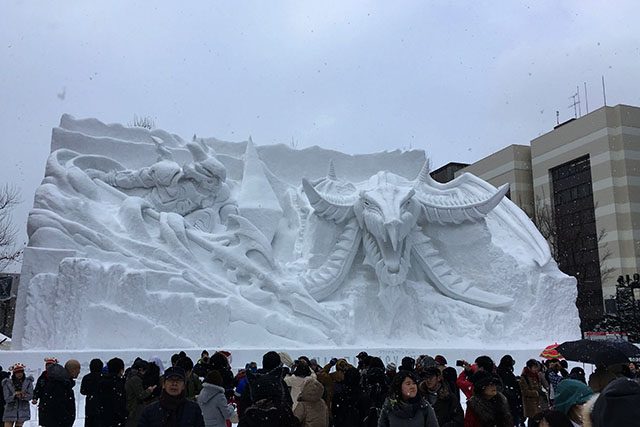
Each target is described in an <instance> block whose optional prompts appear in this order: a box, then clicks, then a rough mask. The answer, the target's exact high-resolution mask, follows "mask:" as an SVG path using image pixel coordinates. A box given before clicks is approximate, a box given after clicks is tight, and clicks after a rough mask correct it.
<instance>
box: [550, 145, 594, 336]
mask: <svg viewBox="0 0 640 427" xmlns="http://www.w3.org/2000/svg"><path fill="white" fill-rule="evenodd" d="M550 174H551V186H552V199H553V217H554V223H555V226H556V236H557V238H556V241H557V248H558V253H557V258H558V259H557V261H558V266H559V267H560V269H561V270H562V271H563V272H565V273H566V274H568V275H571V276H574V277H575V278H576V279H577V280H578V300H577V302H576V305H577V306H578V311H579V312H580V319H581V321H582V328H583V330H585V329H588V328H589V327H590V326H591V325H592V324H593V323H594V322H596V321H597V320H599V319H600V317H601V316H602V281H601V277H600V260H599V256H598V237H597V230H596V219H595V208H594V203H593V189H592V188H593V187H592V185H591V162H590V160H589V156H588V155H587V156H584V157H580V158H577V159H575V160H572V161H570V162H568V163H565V164H563V165H560V166H557V167H555V168H553V169H551V170H550Z"/></svg>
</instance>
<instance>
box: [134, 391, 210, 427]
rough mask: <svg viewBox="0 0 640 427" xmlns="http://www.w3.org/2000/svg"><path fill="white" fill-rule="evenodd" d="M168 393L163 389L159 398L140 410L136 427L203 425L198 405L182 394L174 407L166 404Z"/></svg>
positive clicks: (196, 426) (190, 426)
mask: <svg viewBox="0 0 640 427" xmlns="http://www.w3.org/2000/svg"><path fill="white" fill-rule="evenodd" d="M167 398H168V395H167V394H166V393H165V392H164V391H163V392H162V394H161V395H160V400H158V401H157V402H153V403H151V404H150V405H148V406H147V407H146V408H144V410H143V411H142V415H141V416H140V420H139V421H138V427H204V418H203V417H202V411H201V410H200V406H199V405H198V404H197V403H196V402H193V401H191V400H188V399H187V398H186V397H185V396H184V394H183V396H182V397H181V398H180V399H179V404H178V405H177V407H176V408H175V409H173V410H172V409H171V406H170V405H168V404H167Z"/></svg>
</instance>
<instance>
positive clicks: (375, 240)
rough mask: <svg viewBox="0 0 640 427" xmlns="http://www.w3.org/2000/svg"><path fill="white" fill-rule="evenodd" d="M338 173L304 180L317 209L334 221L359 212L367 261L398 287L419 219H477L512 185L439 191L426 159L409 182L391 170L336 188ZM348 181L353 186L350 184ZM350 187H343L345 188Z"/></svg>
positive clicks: (381, 278)
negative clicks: (476, 191)
mask: <svg viewBox="0 0 640 427" xmlns="http://www.w3.org/2000/svg"><path fill="white" fill-rule="evenodd" d="M335 181H336V176H335V171H334V168H333V166H331V167H330V173H329V176H328V177H327V178H324V179H321V180H319V181H316V182H315V183H314V184H312V183H310V182H309V181H308V180H306V179H303V180H302V185H303V190H304V192H305V194H306V195H307V198H308V199H309V202H310V203H311V206H312V207H313V209H314V211H315V214H316V215H318V216H320V217H321V218H324V219H326V220H329V221H333V222H335V223H344V222H346V221H348V220H349V219H351V218H353V217H355V218H356V219H357V222H358V225H359V227H360V229H361V231H362V242H363V248H364V253H365V264H368V265H370V266H372V267H373V268H374V269H375V271H376V275H377V277H378V280H379V281H380V282H381V283H383V284H387V285H391V286H396V285H400V284H402V283H404V282H405V280H406V278H407V274H408V272H409V269H410V267H411V264H410V252H411V247H412V241H411V237H410V236H411V233H412V232H413V231H415V230H417V229H418V225H417V224H418V221H419V220H420V219H424V220H426V221H427V222H435V223H441V224H446V223H455V224H459V223H461V222H464V221H476V220H478V219H480V218H482V217H484V216H485V215H486V214H487V213H488V212H490V211H491V210H492V209H493V208H494V207H495V206H496V205H497V204H498V203H500V200H502V198H503V197H504V195H505V194H506V192H507V191H508V189H509V186H508V185H505V186H503V187H500V189H498V190H497V191H496V192H495V193H494V194H491V195H489V196H485V197H477V196H465V195H464V194H463V193H461V192H451V191H449V192H447V191H443V190H439V189H438V188H436V187H435V186H434V185H433V181H432V180H431V178H430V177H429V174H428V165H427V164H425V166H424V167H423V169H422V170H421V171H420V173H419V174H418V177H417V178H416V179H415V180H413V181H409V180H406V179H404V178H402V177H400V176H398V175H395V174H393V173H390V172H379V173H377V174H376V175H374V176H372V177H371V178H370V179H369V180H368V181H367V182H365V183H362V184H358V185H357V186H353V185H351V184H348V185H347V186H345V185H343V186H341V189H342V191H332V188H335V187H336V186H332V185H331V183H332V182H333V183H335ZM349 186H350V187H349ZM345 188H347V189H349V188H351V190H352V191H350V192H348V191H347V192H345V191H344V189H345Z"/></svg>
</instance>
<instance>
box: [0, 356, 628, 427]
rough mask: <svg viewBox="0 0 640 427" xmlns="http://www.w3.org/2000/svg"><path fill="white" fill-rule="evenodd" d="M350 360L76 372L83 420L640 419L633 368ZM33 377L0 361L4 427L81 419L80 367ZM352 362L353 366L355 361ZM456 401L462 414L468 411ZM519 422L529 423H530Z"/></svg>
mask: <svg viewBox="0 0 640 427" xmlns="http://www.w3.org/2000/svg"><path fill="white" fill-rule="evenodd" d="M356 359H357V361H358V362H357V364H356V366H353V365H351V364H350V363H349V362H348V361H347V360H346V359H332V360H331V361H330V362H329V363H328V364H326V365H325V366H320V365H319V364H318V363H317V361H316V360H315V359H310V358H308V357H306V356H300V357H298V358H297V359H295V360H293V359H292V358H291V357H290V356H289V355H288V354H287V353H277V352H275V351H269V352H267V353H265V354H264V355H263V358H262V366H261V367H260V368H258V364H257V363H256V362H251V363H248V364H247V365H246V366H245V367H244V368H243V369H239V370H238V371H237V372H236V373H234V372H233V371H232V368H231V364H230V353H228V352H224V351H217V352H214V353H213V354H212V355H211V356H209V353H208V352H207V351H203V352H202V354H201V357H200V359H199V360H197V361H196V363H194V362H193V360H192V359H191V358H189V357H188V356H187V355H186V353H184V352H180V353H177V354H174V355H173V356H172V357H171V366H170V367H167V368H166V369H165V368H164V366H163V363H162V361H161V360H160V359H159V358H157V357H154V358H152V359H151V360H148V361H146V360H143V359H140V358H137V359H135V361H134V362H133V363H132V364H131V366H129V367H127V368H126V367H125V363H124V361H123V360H122V359H120V358H117V357H116V358H113V359H111V360H109V361H107V362H106V364H105V363H104V362H103V361H102V360H100V359H93V360H91V362H90V364H89V373H87V374H86V375H84V376H83V377H82V381H81V384H80V393H81V394H82V395H84V396H85V397H86V398H85V420H84V424H85V426H87V427H94V426H97V427H111V426H126V427H135V426H139V427H160V426H162V427H164V426H185V427H187V426H197V427H204V426H206V427H229V426H231V425H232V423H233V424H235V423H237V424H238V426H239V427H271V426H274V427H275V426H277V427H375V426H378V427H396V426H403V427H405V426H407V427H413V426H416V427H438V426H440V427H457V426H459V427H514V426H516V427H521V426H525V425H527V426H536V427H537V426H540V427H576V426H586V427H590V426H595V427H601V426H626V425H629V426H630V425H635V424H633V423H629V420H635V421H634V422H636V423H640V421H638V420H640V382H638V376H639V375H638V373H637V371H636V365H635V364H633V363H629V364H624V365H617V366H609V367H606V366H599V367H598V368H597V369H596V371H595V372H594V373H593V374H591V376H590V377H589V381H588V382H587V379H586V376H585V372H584V370H583V369H582V368H580V367H575V368H573V369H572V370H571V371H568V370H567V367H568V365H567V364H566V362H565V361H562V360H546V361H544V362H542V363H541V362H539V361H537V360H535V359H531V360H528V361H527V362H526V364H525V366H524V368H523V370H522V372H521V374H520V375H516V373H515V370H514V368H515V364H516V363H515V361H514V359H513V358H512V357H511V356H510V355H505V356H504V357H502V358H501V359H500V362H499V363H498V364H497V365H496V364H495V363H494V361H493V360H492V359H491V358H490V357H488V356H480V357H478V358H476V359H475V361H474V362H473V363H468V362H467V361H464V360H458V361H456V366H457V367H458V368H459V369H460V372H458V370H457V369H456V368H455V367H451V366H448V362H447V360H446V359H445V357H443V356H441V355H437V356H435V357H431V356H429V355H421V356H418V357H417V358H416V359H414V358H412V357H405V358H403V359H402V363H401V364H400V366H396V365H395V364H394V363H388V364H387V365H385V364H384V362H383V361H382V359H381V358H379V357H375V356H370V355H368V354H367V353H366V352H361V353H359V354H358V355H357V356H356ZM44 362H45V370H44V371H43V372H42V374H41V375H40V376H39V378H38V379H37V380H36V381H34V379H33V377H31V376H26V375H25V368H26V367H25V366H24V365H23V364H20V363H16V364H14V365H12V366H11V367H10V368H9V372H4V371H2V368H0V379H2V391H3V393H2V396H1V397H2V399H3V402H0V403H2V405H1V408H2V409H1V410H3V415H2V420H3V422H4V427H12V426H14V425H15V426H16V427H20V426H21V425H22V424H23V423H24V422H25V421H27V420H29V419H30V415H31V406H30V405H37V411H38V423H39V425H41V426H46V427H70V426H72V425H73V423H74V421H75V417H76V402H75V396H74V386H75V379H76V378H78V375H79V374H80V369H81V368H80V363H79V362H78V361H77V360H68V361H67V362H66V363H65V364H64V366H63V365H61V364H59V363H58V360H57V359H56V358H54V357H48V358H46V359H45V360H44ZM354 363H355V362H354ZM463 406H464V407H465V408H466V409H463ZM525 423H526V424H525Z"/></svg>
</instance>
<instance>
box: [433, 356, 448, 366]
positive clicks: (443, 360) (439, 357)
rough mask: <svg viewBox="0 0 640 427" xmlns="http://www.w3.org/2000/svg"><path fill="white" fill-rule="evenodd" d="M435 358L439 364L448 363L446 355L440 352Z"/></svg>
mask: <svg viewBox="0 0 640 427" xmlns="http://www.w3.org/2000/svg"><path fill="white" fill-rule="evenodd" d="M433 360H435V361H436V363H437V364H438V365H442V366H444V365H446V364H447V359H445V358H444V356H443V355H441V354H438V355H437V356H436V357H434V358H433Z"/></svg>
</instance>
